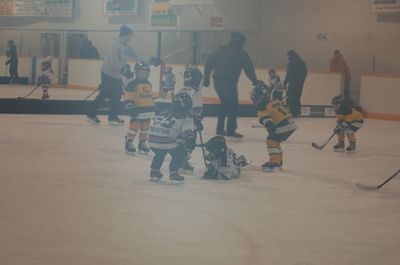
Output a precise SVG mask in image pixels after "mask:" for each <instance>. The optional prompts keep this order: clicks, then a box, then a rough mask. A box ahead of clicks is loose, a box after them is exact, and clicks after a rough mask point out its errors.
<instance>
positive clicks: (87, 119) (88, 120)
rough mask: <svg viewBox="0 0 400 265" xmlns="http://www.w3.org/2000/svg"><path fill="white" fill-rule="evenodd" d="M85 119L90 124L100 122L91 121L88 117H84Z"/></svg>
mask: <svg viewBox="0 0 400 265" xmlns="http://www.w3.org/2000/svg"><path fill="white" fill-rule="evenodd" d="M86 121H87V122H89V123H90V124H93V125H99V124H100V123H97V122H94V121H92V120H91V119H89V118H86Z"/></svg>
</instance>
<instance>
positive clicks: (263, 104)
mask: <svg viewBox="0 0 400 265" xmlns="http://www.w3.org/2000/svg"><path fill="white" fill-rule="evenodd" d="M251 99H252V101H253V103H254V104H255V105H256V108H257V116H258V118H259V122H260V123H261V124H262V125H264V127H265V129H266V130H267V132H268V136H267V140H266V143H267V148H268V154H269V161H268V162H266V163H265V164H263V165H262V166H261V168H262V170H263V171H266V172H274V171H276V170H277V169H281V168H282V164H283V159H282V157H283V153H282V149H281V142H283V141H285V140H287V139H288V138H289V136H290V135H291V134H292V133H293V132H294V131H295V130H296V128H297V126H296V124H295V122H294V119H293V118H292V115H291V114H290V112H289V110H288V109H287V108H286V107H285V106H284V102H283V101H282V100H279V99H277V98H274V96H273V95H272V88H271V87H268V86H267V85H266V84H265V83H264V82H263V81H257V82H256V83H255V85H254V88H253V91H252V94H251Z"/></svg>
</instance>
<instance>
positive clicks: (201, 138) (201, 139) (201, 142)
mask: <svg viewBox="0 0 400 265" xmlns="http://www.w3.org/2000/svg"><path fill="white" fill-rule="evenodd" d="M199 137H200V145H201V152H202V153H203V161H204V165H205V166H206V168H207V161H206V154H205V152H204V144H203V136H202V135H201V131H199Z"/></svg>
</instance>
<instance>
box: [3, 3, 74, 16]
mask: <svg viewBox="0 0 400 265" xmlns="http://www.w3.org/2000/svg"><path fill="white" fill-rule="evenodd" d="M73 3H74V0H0V16H16V17H19V16H20V17H28V16H29V17H45V16H50V17H72V10H73Z"/></svg>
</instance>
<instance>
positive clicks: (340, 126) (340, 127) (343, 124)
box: [333, 120, 348, 134]
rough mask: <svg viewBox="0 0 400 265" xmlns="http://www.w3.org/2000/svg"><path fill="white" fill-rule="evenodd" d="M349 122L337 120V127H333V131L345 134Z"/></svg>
mask: <svg viewBox="0 0 400 265" xmlns="http://www.w3.org/2000/svg"><path fill="white" fill-rule="evenodd" d="M347 125H348V124H347V122H345V121H342V120H338V121H337V122H336V127H335V129H333V131H334V132H335V133H336V134H343V133H344V131H345V130H346V128H347Z"/></svg>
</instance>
